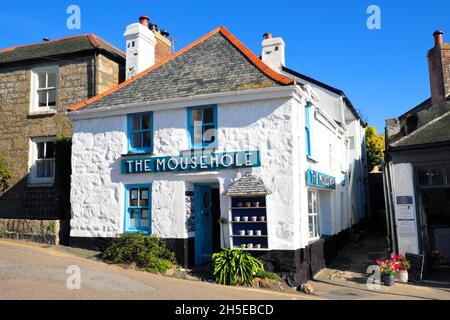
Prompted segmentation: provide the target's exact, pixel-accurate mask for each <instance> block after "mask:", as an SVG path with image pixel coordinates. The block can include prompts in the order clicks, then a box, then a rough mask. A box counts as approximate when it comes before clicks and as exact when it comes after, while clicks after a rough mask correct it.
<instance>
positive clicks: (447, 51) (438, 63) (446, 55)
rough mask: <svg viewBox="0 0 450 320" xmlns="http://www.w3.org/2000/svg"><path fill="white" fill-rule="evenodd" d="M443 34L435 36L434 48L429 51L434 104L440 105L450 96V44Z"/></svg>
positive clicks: (437, 32) (439, 32) (439, 33)
mask: <svg viewBox="0 0 450 320" xmlns="http://www.w3.org/2000/svg"><path fill="white" fill-rule="evenodd" d="M443 34H444V33H443V32H442V31H440V30H438V31H436V32H435V33H434V34H433V36H434V48H432V49H431V50H429V51H428V67H429V71H430V89H431V99H432V104H433V105H435V104H438V103H439V102H441V101H443V100H444V99H446V98H447V97H448V96H449V95H450V44H448V43H444V37H443Z"/></svg>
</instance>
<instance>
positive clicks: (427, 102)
mask: <svg viewBox="0 0 450 320" xmlns="http://www.w3.org/2000/svg"><path fill="white" fill-rule="evenodd" d="M432 105H433V104H432V103H431V97H430V98H428V99H426V100H425V101H423V102H421V103H420V104H418V105H417V106H415V107H414V108H412V109H411V110H408V111H406V112H405V113H404V114H402V115H401V116H400V117H398V118H399V119H403V118H406V117H407V116H409V115H411V114H414V113H416V112H419V111H422V110H425V109H427V108H430V107H431V106H432Z"/></svg>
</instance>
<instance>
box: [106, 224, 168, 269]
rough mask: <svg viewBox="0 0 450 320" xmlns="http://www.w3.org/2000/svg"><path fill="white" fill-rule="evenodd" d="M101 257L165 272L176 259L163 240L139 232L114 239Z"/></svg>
mask: <svg viewBox="0 0 450 320" xmlns="http://www.w3.org/2000/svg"><path fill="white" fill-rule="evenodd" d="M103 257H104V258H105V259H107V260H110V261H112V262H115V263H126V264H131V263H135V264H136V266H137V267H139V268H142V269H145V270H147V271H150V272H159V273H165V272H166V271H167V270H168V269H171V268H173V267H174V266H175V265H176V263H177V261H176V258H175V253H174V252H173V251H172V250H170V249H169V248H168V247H167V244H166V243H165V242H164V240H162V239H159V238H156V237H153V236H145V235H143V234H141V233H127V234H123V235H121V236H120V237H119V238H117V239H114V240H113V242H112V243H111V245H110V246H109V247H108V248H107V249H106V250H105V252H104V253H103Z"/></svg>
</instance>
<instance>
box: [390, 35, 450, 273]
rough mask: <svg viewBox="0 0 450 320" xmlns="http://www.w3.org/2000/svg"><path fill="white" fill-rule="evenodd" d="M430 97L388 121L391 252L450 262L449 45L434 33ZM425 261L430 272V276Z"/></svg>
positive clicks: (430, 60)
mask: <svg viewBox="0 0 450 320" xmlns="http://www.w3.org/2000/svg"><path fill="white" fill-rule="evenodd" d="M434 38H435V45H434V47H433V48H432V49H430V50H429V51H428V65H429V72H430V91H431V98H429V99H427V100H425V101H424V102H422V103H420V104H419V105H417V106H416V107H414V108H412V109H411V110H409V111H407V112H405V113H404V114H403V115H401V116H400V117H398V118H395V119H390V120H387V121H386V141H387V149H386V156H385V168H386V170H384V186H385V196H386V200H387V205H386V208H387V212H388V214H387V221H388V230H389V236H390V239H391V242H392V250H393V251H397V252H402V253H405V252H408V253H412V254H420V255H423V256H424V257H425V262H431V261H430V258H431V253H432V252H433V251H439V252H441V253H442V254H443V261H442V262H443V263H446V264H450V241H449V239H450V189H449V187H450V44H448V43H444V41H443V32H442V31H436V32H435V33H434ZM429 266H430V265H429V264H427V263H426V264H425V266H424V267H425V276H426V277H427V276H431V274H430V273H428V271H430V268H428V267H429Z"/></svg>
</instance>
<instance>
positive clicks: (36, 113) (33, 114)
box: [28, 109, 57, 117]
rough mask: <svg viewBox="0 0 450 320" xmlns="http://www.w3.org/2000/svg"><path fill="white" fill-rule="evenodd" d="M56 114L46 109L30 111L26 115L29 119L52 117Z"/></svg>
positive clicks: (54, 111)
mask: <svg viewBox="0 0 450 320" xmlns="http://www.w3.org/2000/svg"><path fill="white" fill-rule="evenodd" d="M56 113H57V111H56V110H52V109H48V110H41V111H30V112H29V113H28V116H29V117H43V116H53V115H55V114H56Z"/></svg>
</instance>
